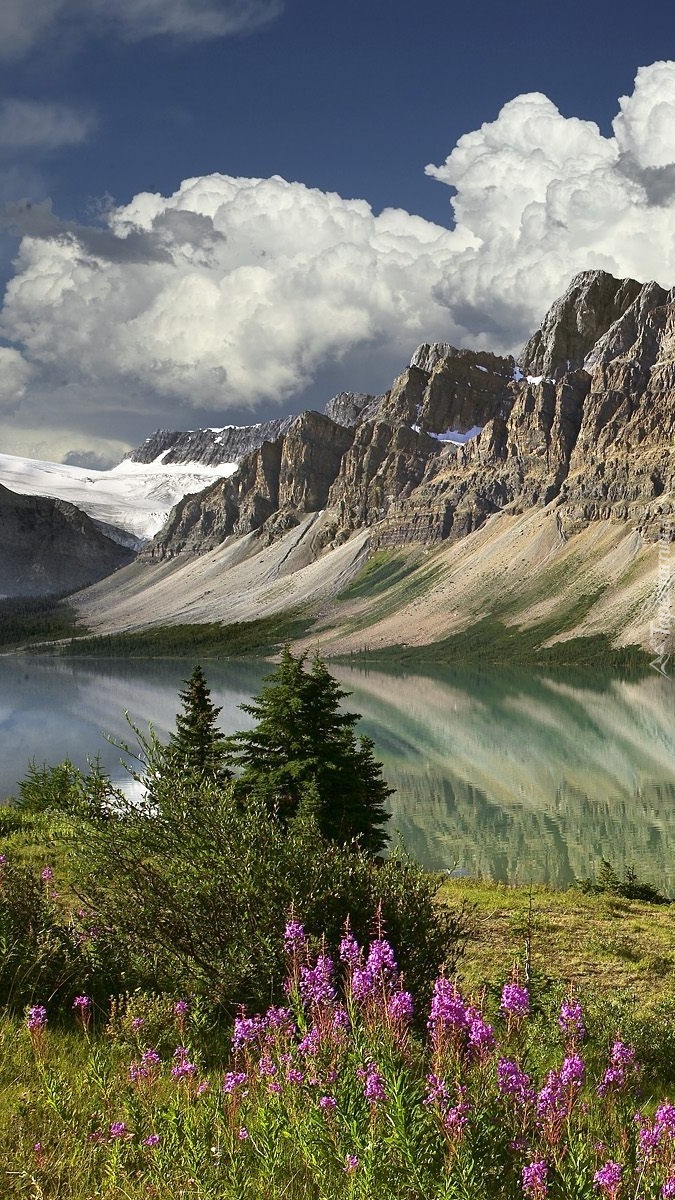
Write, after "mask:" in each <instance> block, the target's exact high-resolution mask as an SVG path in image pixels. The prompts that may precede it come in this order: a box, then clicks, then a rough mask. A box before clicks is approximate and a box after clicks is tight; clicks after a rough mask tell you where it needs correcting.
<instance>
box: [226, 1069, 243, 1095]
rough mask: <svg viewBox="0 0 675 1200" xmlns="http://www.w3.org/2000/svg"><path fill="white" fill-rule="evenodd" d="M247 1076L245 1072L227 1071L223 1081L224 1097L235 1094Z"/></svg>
mask: <svg viewBox="0 0 675 1200" xmlns="http://www.w3.org/2000/svg"><path fill="white" fill-rule="evenodd" d="M247 1079H248V1076H247V1074H246V1072H245V1071H228V1072H227V1075H226V1076H225V1078H224V1080H223V1091H224V1093H225V1095H226V1096H231V1095H232V1094H233V1092H236V1090H237V1088H238V1087H241V1085H242V1083H246V1081H247Z"/></svg>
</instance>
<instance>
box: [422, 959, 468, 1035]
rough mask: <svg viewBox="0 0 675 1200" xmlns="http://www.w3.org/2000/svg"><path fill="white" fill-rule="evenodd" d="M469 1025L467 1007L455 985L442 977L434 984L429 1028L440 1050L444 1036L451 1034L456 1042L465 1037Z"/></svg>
mask: <svg viewBox="0 0 675 1200" xmlns="http://www.w3.org/2000/svg"><path fill="white" fill-rule="evenodd" d="M468 1023H469V1018H468V1016H467V1011H466V1005H465V1003H464V1001H463V1000H462V997H461V996H460V994H459V992H458V991H457V988H456V987H455V985H454V983H450V981H449V980H447V979H445V977H444V976H442V975H441V976H440V977H439V978H438V979H437V980H436V982H435V984H434V994H433V996H432V999H431V1011H430V1015H429V1020H428V1022H427V1025H428V1028H429V1029H430V1031H431V1035H432V1038H433V1041H434V1044H435V1045H436V1048H438V1046H439V1043H440V1042H442V1041H443V1039H444V1036H445V1035H446V1034H449V1035H450V1037H451V1039H452V1040H453V1041H454V1042H457V1040H458V1038H460V1037H463V1035H464V1033H465V1031H466V1028H467V1026H468Z"/></svg>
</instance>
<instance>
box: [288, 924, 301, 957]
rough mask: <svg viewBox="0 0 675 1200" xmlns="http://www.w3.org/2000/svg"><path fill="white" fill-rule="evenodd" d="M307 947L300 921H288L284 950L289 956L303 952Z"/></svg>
mask: <svg viewBox="0 0 675 1200" xmlns="http://www.w3.org/2000/svg"><path fill="white" fill-rule="evenodd" d="M304 945H305V931H304V929H303V927H302V925H301V924H300V922H299V921H287V922H286V928H285V930H284V949H285V951H286V953H287V954H294V953H296V952H297V951H298V950H302V949H303V947H304Z"/></svg>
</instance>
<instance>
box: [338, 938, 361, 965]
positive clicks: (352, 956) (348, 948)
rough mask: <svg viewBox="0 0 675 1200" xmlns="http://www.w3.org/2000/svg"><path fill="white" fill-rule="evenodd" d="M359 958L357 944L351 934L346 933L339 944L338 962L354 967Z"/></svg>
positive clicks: (359, 951) (359, 952) (359, 953)
mask: <svg viewBox="0 0 675 1200" xmlns="http://www.w3.org/2000/svg"><path fill="white" fill-rule="evenodd" d="M360 957H361V950H360V947H359V943H358V942H357V940H356V938H355V937H354V936H353V935H352V934H351V933H346V934H345V936H344V937H343V939H342V941H341V942H340V962H343V963H347V964H348V965H349V966H350V967H355V966H356V964H357V962H358V961H359V959H360Z"/></svg>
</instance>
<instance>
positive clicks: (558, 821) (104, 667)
mask: <svg viewBox="0 0 675 1200" xmlns="http://www.w3.org/2000/svg"><path fill="white" fill-rule="evenodd" d="M192 665H193V664H192V662H191V661H175V660H172V661H166V662H159V661H138V660H136V661H131V660H116V661H109V662H100V661H93V660H90V661H78V660H70V661H69V660H66V659H45V658H30V657H18V656H17V657H4V658H0V796H1V795H9V794H12V793H14V792H15V790H16V782H17V780H18V779H20V778H21V777H22V776H23V774H24V773H25V770H26V768H27V765H28V763H29V761H30V760H31V759H32V758H34V759H35V761H36V762H37V763H39V764H41V763H43V762H49V763H55V762H59V761H60V760H61V759H63V758H65V757H70V758H72V759H73V761H75V762H77V763H79V764H81V765H84V763H85V762H86V758H87V756H90V757H93V756H95V755H97V754H99V755H100V757H101V761H102V764H103V766H104V768H105V769H106V770H108V771H109V772H110V773H111V774H112V775H113V777H114V778H115V779H116V780H119V781H123V780H124V779H125V778H127V777H126V776H125V773H124V770H123V769H122V767H121V765H120V753H119V751H118V750H116V749H115V748H114V747H112V746H111V745H110V744H109V743H108V742H107V741H105V740H104V738H103V737H102V736H101V735H102V733H103V732H104V733H107V734H109V735H112V737H113V738H116V739H123V740H127V741H129V740H131V741H132V742H133V736H132V735H131V733H130V729H129V726H128V724H127V722H126V720H125V717H124V711H125V710H128V712H129V714H130V717H131V719H132V720H133V721H134V722H136V723H137V724H138V725H139V726H140V727H141V728H142V729H143V730H144V731H147V727H148V724H149V723H150V722H152V724H153V726H154V728H155V729H156V731H157V733H158V734H159V736H160V737H165V736H166V735H167V734H168V733H169V731H170V730H171V729H172V728H173V724H174V718H175V714H176V712H177V710H178V708H179V702H178V698H177V692H178V688H179V687H180V686H181V682H182V680H184V679H185V678H186V677H187V676H188V675H189V673H190V671H191V669H192ZM270 669H272V668H271V667H270V664H269V663H265V662H259V661H256V662H230V663H223V662H218V663H207V664H205V671H206V674H207V677H208V680H209V683H210V685H211V688H212V693H213V699H214V701H215V703H217V704H220V705H222V706H223V711H222V713H221V718H220V719H221V723H222V726H223V728H224V729H225V730H226V731H228V732H229V731H231V730H233V729H237V728H244V727H246V726H248V725H250V719H249V718H247V717H246V716H245V714H244V713H242V712H241V711H240V710H239V708H238V705H239V704H240V703H242V701H246V700H248V699H250V697H251V696H252V695H253V694H255V692H256V691H258V689H259V687H260V684H261V680H262V677H263V675H265V674H267V673H268V672H269V671H270ZM331 670H332V671H333V673H334V674H335V675H336V676H337V678H338V679H339V681H340V683H341V684H342V686H343V687H344V688H345V689H348V690H350V691H351V692H352V696H351V697H350V699H349V700H348V702H347V707H348V708H349V709H350V710H353V711H355V712H359V713H361V714H362V715H363V720H362V722H360V724H359V726H358V729H359V731H360V732H363V733H367V734H368V735H369V736H370V737H372V738H373V739H374V741H375V745H376V752H377V756H378V758H380V759H382V761H383V763H384V774H385V776H386V778H387V779H388V780H389V782H390V783H391V785H392V786H393V787H395V788H396V793H395V795H394V796H393V797H392V799H391V809H392V813H393V816H392V821H391V827H392V831H393V830H396V831H397V832H398V834H399V835H400V838H401V840H402V842H403V844H404V845H405V847H406V848H407V849H408V851H409V852H410V853H411V854H412V855H413V856H414V857H415V858H417V859H419V860H420V861H421V862H422V863H424V864H425V865H426V866H429V867H434V868H446V869H450V870H458V871H462V872H466V873H467V874H471V875H482V876H487V877H491V878H493V879H504V880H510V881H512V882H516V881H518V882H522V883H527V882H529V881H530V880H535V881H543V882H547V883H550V884H552V885H554V886H561V885H565V884H568V883H571V882H572V881H573V880H574V879H575V878H582V877H585V876H588V875H592V874H594V873H595V871H596V870H597V867H598V865H599V862H600V860H601V859H602V858H608V859H610V860H611V861H612V862H613V864H614V866H615V868H617V869H618V870H619V871H622V870H623V868H624V867H625V866H626V865H631V864H632V865H634V866H635V869H636V871H637V873H638V875H639V876H640V877H641V878H645V879H647V880H649V881H650V882H652V883H654V884H655V885H656V886H658V887H660V888H662V889H663V890H665V891H667V892H668V893H670V894H673V893H675V862H674V861H673V846H674V845H675V682H673V681H671V680H669V679H663V678H661V677H660V676H658V675H656V674H654V675H653V676H650V677H648V678H647V679H644V680H642V681H640V682H623V681H620V680H610V681H596V682H594V681H590V682H588V681H587V682H586V683H585V684H584V685H583V686H582V685H580V684H579V682H578V681H574V680H571V679H570V680H565V679H564V678H563V677H562V676H556V677H555V678H542V677H540V676H537V675H534V674H505V673H493V674H485V673H482V674H480V675H472V674H469V673H466V672H459V671H457V670H456V669H454V668H452V669H451V668H447V669H445V670H443V671H440V670H437V671H436V672H434V673H433V675H430V674H424V675H421V674H419V675H413V674H409V673H408V674H405V675H395V674H391V673H389V672H385V671H382V670H377V669H374V670H363V671H361V670H356V669H353V668H350V667H346V666H338V665H333V664H331Z"/></svg>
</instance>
